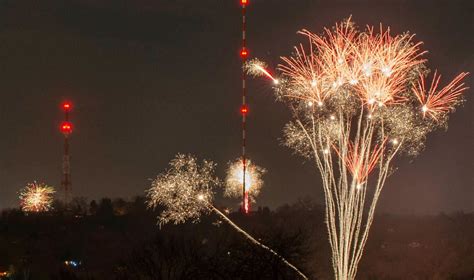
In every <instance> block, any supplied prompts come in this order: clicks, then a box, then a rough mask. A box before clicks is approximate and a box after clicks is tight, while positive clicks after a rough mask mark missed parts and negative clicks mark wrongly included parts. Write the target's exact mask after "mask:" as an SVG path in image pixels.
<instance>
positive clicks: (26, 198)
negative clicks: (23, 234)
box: [20, 182, 55, 212]
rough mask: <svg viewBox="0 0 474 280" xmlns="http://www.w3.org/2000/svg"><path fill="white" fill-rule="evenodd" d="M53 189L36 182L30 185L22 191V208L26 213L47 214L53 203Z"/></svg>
mask: <svg viewBox="0 0 474 280" xmlns="http://www.w3.org/2000/svg"><path fill="white" fill-rule="evenodd" d="M54 193H55V190H54V188H53V187H50V186H47V185H45V184H42V183H40V184H38V183H36V182H33V183H29V184H27V185H26V187H25V188H23V189H22V190H21V191H20V206H21V210H22V211H24V212H46V211H49V210H51V204H52V203H53V199H54V197H53V195H54Z"/></svg>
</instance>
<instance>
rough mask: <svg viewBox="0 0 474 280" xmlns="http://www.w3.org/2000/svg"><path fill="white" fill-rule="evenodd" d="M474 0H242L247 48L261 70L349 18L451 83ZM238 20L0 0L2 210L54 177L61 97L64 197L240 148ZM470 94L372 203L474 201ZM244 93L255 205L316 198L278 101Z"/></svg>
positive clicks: (125, 187) (413, 208)
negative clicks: (68, 115)
mask: <svg viewBox="0 0 474 280" xmlns="http://www.w3.org/2000/svg"><path fill="white" fill-rule="evenodd" d="M413 2H416V3H417V4H413ZM472 5H473V4H472V1H470V0H466V1H448V0H446V1H383V0H382V1H375V0H373V1H356V0H352V1H349V0H346V1H337V0H334V1H329V0H326V1H314V0H291V1H290V0H286V1H283V0H272V1H271V0H254V1H251V4H250V7H249V14H248V23H249V26H248V30H249V31H248V37H249V47H250V49H251V54H252V56H256V57H259V58H261V59H263V60H265V61H267V62H268V63H269V64H270V65H271V66H275V65H276V64H277V63H278V62H279V56H280V55H288V54H289V53H290V52H291V48H292V46H293V45H294V44H295V43H297V42H298V41H299V40H300V39H301V38H300V37H299V36H298V35H297V34H296V31H297V30H299V29H302V28H307V29H310V30H312V31H315V32H319V31H321V29H322V28H323V26H328V25H332V24H334V23H335V22H336V21H339V20H341V19H343V18H345V17H347V16H349V15H351V14H352V15H353V19H354V20H355V21H356V22H357V24H358V25H360V26H364V25H365V24H378V23H379V22H383V23H384V24H387V25H390V26H391V27H392V30H393V31H394V32H397V33H398V32H403V31H406V30H409V31H411V32H413V33H416V34H417V37H416V38H417V39H419V40H421V41H424V42H425V45H424V46H425V48H426V49H427V50H428V51H429V54H428V55H427V58H428V59H429V60H430V63H429V66H430V67H431V68H433V69H435V68H437V69H438V70H439V71H440V72H441V73H443V75H444V76H445V77H451V78H452V77H453V76H454V75H455V74H456V73H458V72H460V71H469V72H474V67H473V66H474V56H473V53H474V43H473V34H474V19H473V14H474V10H473V7H472ZM239 29H240V8H239V5H238V1H237V0H200V1H192V0H176V1H171V0H168V1H163V0H107V1H105V0H104V1H100V0H69V1H63V0H42V1H33V0H24V1H18V0H1V1H0V114H1V115H0V131H1V137H0V208H3V207H11V206H16V205H17V203H18V201H17V192H18V190H19V188H21V187H22V186H24V185H25V184H26V183H27V182H31V181H33V180H37V181H43V182H47V183H49V184H53V185H55V186H59V184H60V170H61V163H60V160H61V152H62V137H61V135H60V134H59V133H58V131H57V127H58V124H59V122H60V120H61V113H60V111H59V107H58V104H59V102H60V101H61V100H63V99H65V98H68V99H71V100H72V101H73V102H74V103H75V105H76V108H75V109H74V112H73V114H72V120H73V122H74V124H75V131H74V134H73V136H72V140H71V145H72V147H71V150H72V180H73V192H74V195H76V196H86V197H88V198H91V199H92V198H98V197H103V196H109V197H119V196H122V197H132V196H134V195H139V194H143V191H144V189H145V188H147V187H148V186H149V181H148V179H149V178H152V177H154V176H156V174H158V173H159V172H160V171H161V170H163V169H164V168H165V167H166V165H167V162H168V161H169V160H170V158H172V157H173V156H174V154H176V153H177V152H189V153H194V154H197V155H198V156H200V157H206V158H209V159H212V160H214V161H216V162H217V163H218V164H219V168H218V172H219V174H221V175H222V174H223V173H224V168H225V166H226V164H227V162H228V161H230V160H233V159H235V158H237V157H238V156H239V153H240V116H239V114H238V108H239V102H240V90H239V87H240V80H239V79H240V75H239V71H240V61H239V58H238V56H237V51H238V50H237V49H238V46H239V37H240V30H239ZM467 82H468V84H470V85H471V86H472V85H473V79H472V77H469V78H468V79H467ZM473 87H474V86H473ZM472 94H473V91H472V90H471V91H470V92H469V93H468V102H467V103H466V104H465V105H464V106H463V107H462V108H460V109H459V110H458V111H457V112H456V113H455V114H454V115H453V116H452V118H451V119H450V125H449V129H448V131H447V133H445V132H444V131H441V132H437V133H434V134H432V135H431V137H430V138H429V140H428V143H427V146H428V148H427V149H426V150H425V151H424V153H423V154H422V155H421V156H419V157H417V158H415V159H412V160H410V159H401V160H398V162H397V164H398V165H399V169H398V171H397V173H396V174H395V175H394V176H392V177H391V178H390V179H389V182H388V183H387V185H386V188H385V190H384V192H383V194H382V198H381V200H380V203H379V207H380V208H379V209H380V210H381V211H388V212H395V213H407V214H412V213H415V214H425V213H428V214H430V213H431V214H436V213H439V212H441V211H444V212H451V211H457V210H464V211H473V210H474V175H473V172H474V168H473V167H474V165H473V160H472V158H473V156H474V153H473V148H472V147H473V144H474V133H473V129H474V125H473V123H474V100H473V98H472ZM249 102H250V112H251V113H250V115H249V128H248V151H249V154H250V156H251V158H252V159H253V160H254V161H255V162H256V163H257V164H259V165H261V166H263V167H265V168H267V169H268V173H267V175H266V177H265V182H266V183H265V188H264V191H263V192H262V194H261V196H260V198H259V204H260V205H269V206H272V207H275V206H278V205H281V204H283V203H292V202H294V201H295V200H296V199H297V198H299V197H306V196H311V197H313V198H314V199H316V200H317V201H322V192H321V189H320V185H319V181H318V176H317V175H315V172H314V168H313V167H312V165H311V164H310V163H306V164H303V163H302V159H301V158H299V157H297V156H293V155H292V153H291V151H290V150H288V149H287V148H284V147H282V146H280V145H279V140H278V138H279V137H280V136H281V130H282V128H283V125H284V124H285V123H286V122H287V120H288V119H289V112H288V110H287V109H286V108H285V107H284V106H283V105H282V104H278V103H275V102H274V100H273V97H272V95H271V91H270V89H269V88H268V85H267V84H266V83H265V82H262V81H253V82H251V83H250V91H249ZM236 203H237V201H236Z"/></svg>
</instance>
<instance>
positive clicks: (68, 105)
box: [61, 101, 72, 112]
mask: <svg viewBox="0 0 474 280" xmlns="http://www.w3.org/2000/svg"><path fill="white" fill-rule="evenodd" d="M61 107H62V109H63V111H65V112H69V111H71V109H72V104H71V102H69V101H66V102H64V103H63V104H62V105H61Z"/></svg>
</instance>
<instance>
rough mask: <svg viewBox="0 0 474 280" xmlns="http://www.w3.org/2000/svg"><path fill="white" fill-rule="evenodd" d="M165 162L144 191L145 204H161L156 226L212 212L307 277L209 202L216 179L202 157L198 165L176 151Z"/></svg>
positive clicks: (149, 205) (195, 160)
mask: <svg viewBox="0 0 474 280" xmlns="http://www.w3.org/2000/svg"><path fill="white" fill-rule="evenodd" d="M169 165H170V166H169V168H168V170H166V171H165V172H164V173H162V174H160V175H158V177H157V178H156V179H155V180H154V181H153V182H152V185H151V188H150V189H149V190H147V198H148V207H149V208H156V207H158V206H162V207H164V209H163V211H162V212H161V214H160V216H159V217H158V220H159V224H160V225H163V224H166V223H174V224H179V223H184V222H186V221H187V220H191V221H193V222H197V221H199V218H200V217H201V215H202V214H208V213H210V212H213V213H215V214H217V215H218V216H219V217H220V218H221V219H223V220H224V221H225V222H226V223H228V224H229V225H230V226H232V228H234V229H235V230H236V231H237V232H239V233H241V234H242V235H243V236H244V237H245V238H246V239H247V240H249V241H250V242H252V243H253V244H255V245H257V246H259V247H261V248H263V249H265V250H267V251H268V252H270V253H271V254H273V255H274V256H276V257H277V258H278V259H279V260H281V261H282V262H283V263H284V264H286V265H287V266H288V267H290V268H291V269H293V270H294V271H295V272H296V273H297V274H298V275H300V276H301V277H302V278H303V279H308V278H307V277H306V276H305V275H304V274H303V273H302V272H301V271H300V270H298V268H296V267H295V266H294V265H292V264H291V263H290V262H288V261H287V260H286V259H285V258H284V257H282V256H281V255H279V254H278V253H277V252H275V251H274V250H272V249H271V248H270V247H268V246H266V245H265V244H262V243H261V242H259V241H258V240H256V239H255V238H254V237H252V236H251V235H250V234H249V233H247V232H246V231H245V230H243V229H242V228H241V227H239V226H238V225H237V224H235V223H234V222H233V221H232V220H230V219H229V218H228V217H227V216H226V215H225V214H224V213H222V212H221V211H220V210H219V209H217V208H216V207H215V206H214V205H213V203H212V202H213V200H214V191H215V188H216V187H217V186H218V185H219V184H220V182H219V180H218V178H217V177H216V176H215V175H214V169H215V164H214V163H213V162H212V161H207V160H204V161H203V162H202V164H199V163H198V161H197V159H196V158H195V157H194V156H191V155H182V154H178V155H176V157H175V158H174V159H173V160H172V161H171V162H170V164H169Z"/></svg>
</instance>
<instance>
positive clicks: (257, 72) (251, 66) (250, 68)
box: [244, 58, 279, 85]
mask: <svg viewBox="0 0 474 280" xmlns="http://www.w3.org/2000/svg"><path fill="white" fill-rule="evenodd" d="M267 67H268V66H267V65H266V64H265V62H263V61H260V60H258V59H256V58H254V59H252V60H250V61H249V62H247V63H245V64H244V69H245V71H246V72H247V73H248V74H249V75H252V76H254V77H258V76H262V75H263V76H266V77H267V78H270V79H271V80H272V81H273V83H274V84H275V85H277V84H278V83H279V81H278V80H277V79H275V78H274V77H273V76H272V74H270V72H268V70H267V69H266V68H267Z"/></svg>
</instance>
